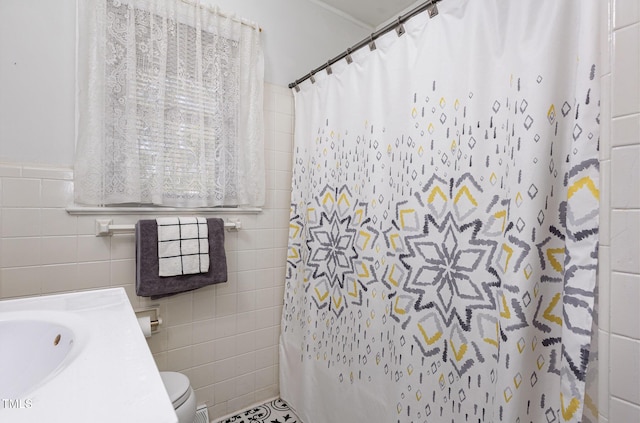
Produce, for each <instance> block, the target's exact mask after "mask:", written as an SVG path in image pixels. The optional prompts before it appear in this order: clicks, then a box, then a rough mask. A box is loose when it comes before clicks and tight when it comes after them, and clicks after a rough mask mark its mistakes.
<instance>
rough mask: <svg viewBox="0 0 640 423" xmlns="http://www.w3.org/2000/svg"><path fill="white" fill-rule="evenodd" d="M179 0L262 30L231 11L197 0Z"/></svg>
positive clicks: (260, 30)
mask: <svg viewBox="0 0 640 423" xmlns="http://www.w3.org/2000/svg"><path fill="white" fill-rule="evenodd" d="M181 1H182V2H183V3H186V4H188V5H190V6H196V7H200V8H201V9H205V10H208V11H210V12H213V13H215V14H217V15H218V16H220V17H223V18H227V19H231V20H232V21H234V22H239V23H241V24H242V25H246V26H250V27H252V28H255V29H257V30H258V31H259V32H262V27H260V26H258V24H257V23H255V22H251V21H249V20H247V19H242V18H239V17H237V16H235V14H232V13H226V12H223V11H222V10H220V8H218V7H217V6H207V5H205V4H202V3H200V1H199V0H181Z"/></svg>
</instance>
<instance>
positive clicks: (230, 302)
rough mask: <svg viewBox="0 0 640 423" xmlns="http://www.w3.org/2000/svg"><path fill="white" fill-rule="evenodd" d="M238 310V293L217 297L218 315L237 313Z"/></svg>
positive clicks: (216, 311) (216, 309)
mask: <svg viewBox="0 0 640 423" xmlns="http://www.w3.org/2000/svg"><path fill="white" fill-rule="evenodd" d="M237 311H238V294H228V295H219V296H217V297H216V305H215V313H216V317H224V316H229V315H232V314H236V313H237Z"/></svg>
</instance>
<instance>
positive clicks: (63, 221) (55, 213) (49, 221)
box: [40, 208, 78, 236]
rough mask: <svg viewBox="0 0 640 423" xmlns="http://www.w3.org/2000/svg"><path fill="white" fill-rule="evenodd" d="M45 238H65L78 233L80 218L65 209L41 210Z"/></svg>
mask: <svg viewBox="0 0 640 423" xmlns="http://www.w3.org/2000/svg"><path fill="white" fill-rule="evenodd" d="M40 221H41V226H42V230H41V232H42V235H43V236H64V235H75V234H76V233H77V226H78V225H77V223H78V218H77V217H76V216H71V215H70V214H69V213H67V212H66V210H64V209H59V208H58V209H54V208H48V209H40Z"/></svg>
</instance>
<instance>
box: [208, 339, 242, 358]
mask: <svg viewBox="0 0 640 423" xmlns="http://www.w3.org/2000/svg"><path fill="white" fill-rule="evenodd" d="M214 342H215V345H214V349H215V357H216V360H224V359H227V358H231V357H234V356H235V355H236V354H238V353H237V349H236V340H235V337H234V336H232V337H228V338H222V339H216V340H215V341H214Z"/></svg>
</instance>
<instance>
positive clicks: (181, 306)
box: [165, 293, 193, 327]
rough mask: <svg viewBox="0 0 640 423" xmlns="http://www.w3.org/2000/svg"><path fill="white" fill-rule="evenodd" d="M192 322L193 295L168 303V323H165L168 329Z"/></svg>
mask: <svg viewBox="0 0 640 423" xmlns="http://www.w3.org/2000/svg"><path fill="white" fill-rule="evenodd" d="M189 294H190V293H189ZM178 295H180V294H178ZM192 321H193V300H192V297H191V295H187V296H183V297H181V298H179V299H176V300H174V301H168V302H167V310H166V322H165V323H166V325H167V327H172V326H179V325H184V324H187V323H190V322H192Z"/></svg>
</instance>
